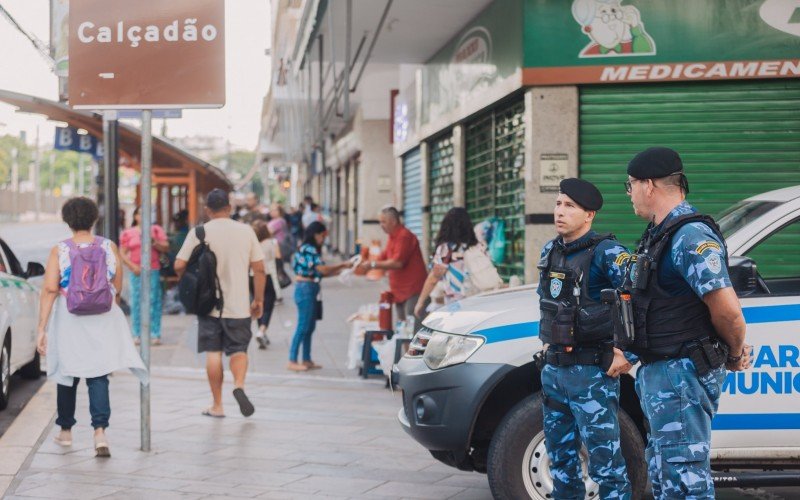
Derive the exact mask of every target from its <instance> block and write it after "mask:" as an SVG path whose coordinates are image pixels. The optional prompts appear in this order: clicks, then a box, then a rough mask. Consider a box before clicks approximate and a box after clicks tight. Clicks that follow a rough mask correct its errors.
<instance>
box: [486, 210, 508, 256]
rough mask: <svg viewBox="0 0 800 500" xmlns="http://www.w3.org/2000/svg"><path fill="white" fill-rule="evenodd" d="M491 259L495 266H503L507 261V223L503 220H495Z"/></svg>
mask: <svg viewBox="0 0 800 500" xmlns="http://www.w3.org/2000/svg"><path fill="white" fill-rule="evenodd" d="M489 257H491V259H492V263H494V264H495V265H500V264H502V263H503V261H505V259H506V221H504V220H503V219H494V222H493V224H492V239H491V240H490V241H489Z"/></svg>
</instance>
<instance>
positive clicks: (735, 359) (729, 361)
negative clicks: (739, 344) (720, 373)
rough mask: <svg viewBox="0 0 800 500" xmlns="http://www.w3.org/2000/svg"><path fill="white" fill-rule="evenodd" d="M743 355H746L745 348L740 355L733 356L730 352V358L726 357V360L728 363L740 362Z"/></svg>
mask: <svg viewBox="0 0 800 500" xmlns="http://www.w3.org/2000/svg"><path fill="white" fill-rule="evenodd" d="M742 356H744V349H742V353H741V354H739V355H738V356H731V355H730V354H729V355H728V359H726V360H725V362H726V363H738V362H739V361H741V360H742Z"/></svg>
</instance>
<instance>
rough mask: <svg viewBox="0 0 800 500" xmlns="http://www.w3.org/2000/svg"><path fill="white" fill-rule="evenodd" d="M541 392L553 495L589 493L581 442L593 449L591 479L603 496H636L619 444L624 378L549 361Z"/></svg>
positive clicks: (589, 367)
mask: <svg viewBox="0 0 800 500" xmlns="http://www.w3.org/2000/svg"><path fill="white" fill-rule="evenodd" d="M542 392H543V394H544V396H545V404H544V405H543V409H544V436H545V442H546V444H547V455H548V456H549V457H550V474H551V476H552V478H553V498H556V499H580V500H583V499H584V498H585V497H586V489H585V487H584V484H583V472H582V470H581V461H580V457H579V453H580V449H581V443H583V444H585V445H586V449H587V451H588V453H589V464H588V468H589V477H591V478H592V480H593V481H594V482H596V483H597V484H598V485H600V498H603V499H606V498H622V499H629V498H631V486H630V483H629V482H628V472H627V471H626V469H625V459H624V458H623V457H622V449H621V448H620V444H619V420H617V411H618V410H619V379H615V378H611V377H609V376H607V375H606V374H605V373H604V372H603V371H602V370H601V369H600V368H599V367H598V366H592V365H575V366H553V365H546V366H545V367H544V369H543V370H542ZM567 407H568V408H569V411H567Z"/></svg>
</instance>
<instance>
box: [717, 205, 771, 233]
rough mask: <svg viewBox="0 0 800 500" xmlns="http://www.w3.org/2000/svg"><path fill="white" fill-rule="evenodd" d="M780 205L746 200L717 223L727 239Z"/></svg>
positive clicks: (733, 207) (727, 211)
mask: <svg viewBox="0 0 800 500" xmlns="http://www.w3.org/2000/svg"><path fill="white" fill-rule="evenodd" d="M778 205H780V202H777V201H763V200H750V201H747V200H744V201H740V202H739V203H737V204H735V205H733V206H731V207H730V208H728V209H726V210H725V211H724V212H722V213H721V214H720V215H719V217H718V218H717V221H718V223H719V228H720V229H721V230H722V235H723V236H725V237H726V238H727V237H728V236H730V235H731V234H733V233H735V232H736V231H737V230H739V229H740V228H742V227H744V226H745V225H747V224H749V223H750V222H752V221H753V220H755V219H757V218H758V217H761V216H762V215H764V214H765V213H767V212H769V211H770V210H772V209H773V208H775V207H777V206H778Z"/></svg>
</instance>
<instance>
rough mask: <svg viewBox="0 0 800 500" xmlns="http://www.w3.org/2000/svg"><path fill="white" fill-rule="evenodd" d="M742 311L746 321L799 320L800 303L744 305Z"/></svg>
mask: <svg viewBox="0 0 800 500" xmlns="http://www.w3.org/2000/svg"><path fill="white" fill-rule="evenodd" d="M742 312H743V313H744V319H745V321H746V322H747V323H776V322H778V321H798V320H800V304H786V305H781V306H759V307H745V308H743V309H742Z"/></svg>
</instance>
